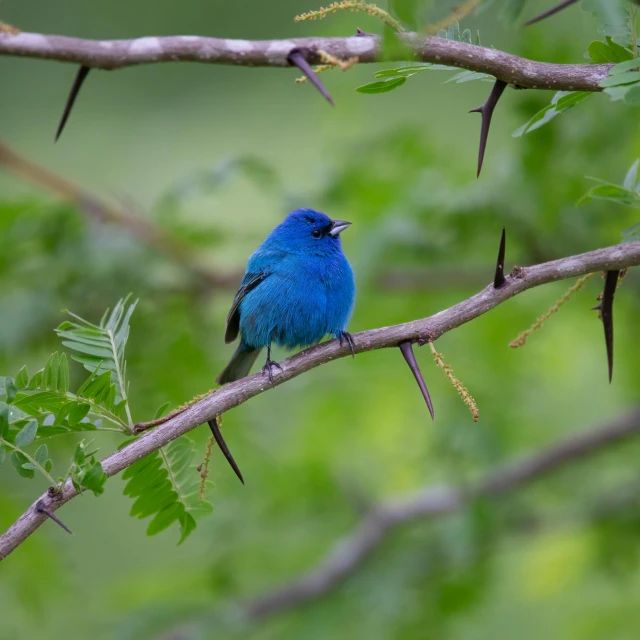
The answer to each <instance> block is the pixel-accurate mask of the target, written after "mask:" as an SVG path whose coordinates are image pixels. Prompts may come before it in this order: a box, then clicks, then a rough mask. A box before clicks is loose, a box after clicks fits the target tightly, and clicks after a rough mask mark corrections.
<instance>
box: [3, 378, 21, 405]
mask: <svg viewBox="0 0 640 640" xmlns="http://www.w3.org/2000/svg"><path fill="white" fill-rule="evenodd" d="M4 392H5V394H6V396H7V402H8V403H11V402H13V400H14V399H15V397H16V394H17V393H18V390H17V388H16V385H15V383H14V382H13V378H11V377H9V376H7V377H6V378H5V379H4Z"/></svg>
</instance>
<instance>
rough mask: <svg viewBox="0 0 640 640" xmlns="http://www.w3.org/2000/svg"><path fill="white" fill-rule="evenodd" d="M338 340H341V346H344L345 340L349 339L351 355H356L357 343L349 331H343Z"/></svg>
mask: <svg viewBox="0 0 640 640" xmlns="http://www.w3.org/2000/svg"><path fill="white" fill-rule="evenodd" d="M338 340H340V346H342V342H343V340H346V341H347V344H348V345H349V349H351V357H353V358H355V357H356V343H355V342H354V341H353V336H352V335H351V334H350V333H349V332H348V331H343V332H342V333H341V334H340V335H339V336H338Z"/></svg>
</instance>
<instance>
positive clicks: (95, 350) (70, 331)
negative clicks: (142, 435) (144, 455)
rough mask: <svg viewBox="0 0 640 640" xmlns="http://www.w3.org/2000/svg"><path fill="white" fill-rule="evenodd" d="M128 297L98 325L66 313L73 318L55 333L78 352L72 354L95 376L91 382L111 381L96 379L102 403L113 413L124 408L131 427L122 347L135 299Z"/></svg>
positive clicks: (67, 345) (127, 336) (126, 338)
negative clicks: (129, 300)
mask: <svg viewBox="0 0 640 640" xmlns="http://www.w3.org/2000/svg"><path fill="white" fill-rule="evenodd" d="M128 299H129V297H128V296H127V297H126V298H124V299H122V300H120V301H119V302H118V304H116V306H115V307H114V309H113V311H111V313H109V310H107V311H106V312H105V314H104V316H103V317H102V320H101V321H100V324H99V325H95V324H93V323H91V322H89V321H88V320H85V319H84V318H80V317H79V316H77V315H75V314H73V313H71V312H67V313H69V315H70V316H72V317H73V319H74V321H66V322H63V323H62V324H61V325H60V326H59V327H58V328H57V329H56V333H57V334H58V335H59V336H60V337H61V338H62V344H63V345H64V346H65V347H69V349H73V350H74V351H76V352H78V353H79V354H80V355H73V356H71V357H72V358H73V359H74V360H76V361H77V362H80V363H82V364H83V365H84V367H85V368H86V369H87V370H88V371H90V372H91V374H92V376H95V380H94V381H92V383H93V382H97V381H98V380H110V381H111V385H110V386H108V387H107V386H105V385H104V383H103V382H99V383H97V384H98V385H100V386H101V388H102V387H104V398H103V399H104V403H105V404H106V405H107V406H108V407H109V408H110V410H112V411H113V412H114V413H115V414H116V415H117V414H119V413H120V411H122V410H124V412H125V414H126V417H127V422H128V425H129V427H130V428H131V429H133V420H132V418H131V411H130V410H129V403H128V399H127V382H126V369H127V364H126V360H125V357H124V351H125V347H126V346H127V340H128V339H129V321H130V320H131V315H132V314H133V312H134V310H135V308H136V305H137V304H138V301H137V300H136V301H135V302H133V303H131V304H129V305H128V304H127V301H128Z"/></svg>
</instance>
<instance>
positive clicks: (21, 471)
mask: <svg viewBox="0 0 640 640" xmlns="http://www.w3.org/2000/svg"><path fill="white" fill-rule="evenodd" d="M28 463H29V459H28V458H27V456H25V455H24V453H20V452H19V451H14V452H13V453H12V454H11V464H12V465H13V468H14V469H15V470H16V471H17V472H18V475H20V476H22V477H23V478H33V477H34V476H35V475H36V474H35V471H34V470H33V469H29V468H26V467H25V466H24V465H25V464H28Z"/></svg>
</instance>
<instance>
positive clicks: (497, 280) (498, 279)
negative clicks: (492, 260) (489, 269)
mask: <svg viewBox="0 0 640 640" xmlns="http://www.w3.org/2000/svg"><path fill="white" fill-rule="evenodd" d="M506 243H507V231H506V229H505V228H504V227H503V228H502V237H501V238H500V248H499V249H498V261H497V262H496V275H495V276H494V278H493V288H494V289H499V288H500V287H501V286H502V285H503V284H504V283H505V282H506V279H505V277H504V254H505V249H506Z"/></svg>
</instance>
